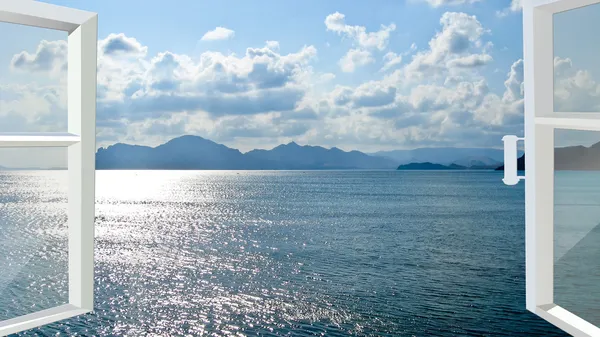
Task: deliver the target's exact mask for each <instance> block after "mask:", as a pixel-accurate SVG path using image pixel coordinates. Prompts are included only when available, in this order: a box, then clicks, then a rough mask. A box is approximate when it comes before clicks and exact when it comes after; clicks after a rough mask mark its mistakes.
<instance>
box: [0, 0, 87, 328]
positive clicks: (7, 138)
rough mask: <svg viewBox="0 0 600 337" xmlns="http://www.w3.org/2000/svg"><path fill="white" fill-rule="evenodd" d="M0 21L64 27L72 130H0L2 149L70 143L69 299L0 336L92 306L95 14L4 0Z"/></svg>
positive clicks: (15, 321) (16, 322) (5, 324)
mask: <svg viewBox="0 0 600 337" xmlns="http://www.w3.org/2000/svg"><path fill="white" fill-rule="evenodd" d="M0 22H7V23H13V24H21V25H27V26H35V27H40V28H49V29H54V30H61V31H66V32H68V34H69V37H68V53H69V56H68V91H67V94H68V96H67V99H68V105H67V109H68V132H67V133H58V132H56V133H53V132H51V133H0V147H68V183H69V189H68V190H69V192H68V199H69V202H68V227H69V229H68V235H69V239H68V241H69V245H68V247H69V252H68V255H69V264H68V268H69V303H68V304H64V305H61V306H58V307H54V308H51V309H47V310H42V311H38V312H35V313H32V314H28V315H24V316H20V317H16V318H12V319H9V320H4V321H0V336H6V335H9V334H12V333H17V332H20V331H24V330H28V329H31V328H35V327H40V326H42V325H45V324H49V323H53V322H57V321H59V320H63V319H66V318H70V317H74V316H77V315H81V314H85V313H88V312H91V311H93V309H94V221H95V151H96V71H97V70H96V62H97V44H98V16H97V14H96V13H91V12H86V11H81V10H77V9H72V8H68V7H62V6H56V5H52V4H47V3H43V2H38V1H33V0H0Z"/></svg>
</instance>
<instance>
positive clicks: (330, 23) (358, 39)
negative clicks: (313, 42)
mask: <svg viewBox="0 0 600 337" xmlns="http://www.w3.org/2000/svg"><path fill="white" fill-rule="evenodd" d="M325 26H326V27H327V30H328V31H332V32H335V33H337V34H339V35H342V36H344V37H346V38H349V39H351V40H352V41H353V42H354V43H355V44H356V45H357V46H358V47H361V48H365V49H379V50H383V49H385V48H386V47H387V44H388V40H389V38H390V34H391V32H393V31H395V30H396V25H395V24H393V23H391V24H389V25H387V26H386V25H381V28H380V30H378V31H376V32H367V29H366V27H364V26H351V25H348V24H346V16H345V15H344V14H342V13H339V12H335V13H333V14H330V15H328V16H327V17H326V18H325Z"/></svg>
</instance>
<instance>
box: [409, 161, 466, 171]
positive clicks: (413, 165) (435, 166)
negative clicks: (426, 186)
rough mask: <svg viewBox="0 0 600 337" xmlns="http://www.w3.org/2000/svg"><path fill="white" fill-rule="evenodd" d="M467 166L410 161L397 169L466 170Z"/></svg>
mask: <svg viewBox="0 0 600 337" xmlns="http://www.w3.org/2000/svg"><path fill="white" fill-rule="evenodd" d="M467 169H468V168H467V167H465V166H461V165H457V164H450V165H442V164H434V163H430V162H426V163H410V164H405V165H400V166H398V170H419V171H421V170H467Z"/></svg>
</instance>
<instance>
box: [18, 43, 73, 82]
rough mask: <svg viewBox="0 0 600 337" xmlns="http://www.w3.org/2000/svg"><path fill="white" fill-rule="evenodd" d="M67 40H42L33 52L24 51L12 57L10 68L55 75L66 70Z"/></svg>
mask: <svg viewBox="0 0 600 337" xmlns="http://www.w3.org/2000/svg"><path fill="white" fill-rule="evenodd" d="M67 49H68V47H67V41H64V40H58V41H46V40H42V41H41V42H40V44H39V45H38V47H37V49H36V50H35V52H33V53H29V52H28V51H22V52H20V53H18V54H16V55H14V56H13V57H12V60H11V62H10V68H11V69H13V70H23V71H30V72H47V73H50V74H52V75H55V76H60V74H61V73H62V72H63V71H64V70H66V67H67Z"/></svg>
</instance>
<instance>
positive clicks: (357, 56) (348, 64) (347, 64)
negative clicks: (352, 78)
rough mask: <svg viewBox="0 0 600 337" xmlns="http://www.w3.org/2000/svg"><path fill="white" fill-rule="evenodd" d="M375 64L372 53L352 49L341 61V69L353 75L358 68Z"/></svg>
mask: <svg viewBox="0 0 600 337" xmlns="http://www.w3.org/2000/svg"><path fill="white" fill-rule="evenodd" d="M373 62H375V59H374V58H373V56H371V53H370V52H368V51H366V50H360V49H350V50H349V51H348V53H346V55H344V57H342V59H341V60H340V67H341V69H342V71H343V72H346V73H352V72H354V70H355V69H356V68H357V67H361V66H364V65H367V64H369V63H373Z"/></svg>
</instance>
